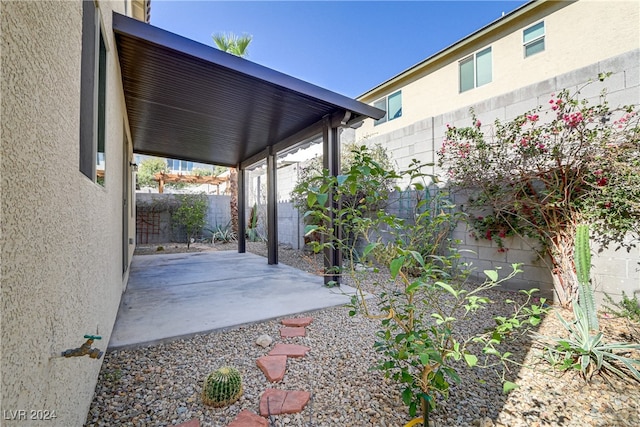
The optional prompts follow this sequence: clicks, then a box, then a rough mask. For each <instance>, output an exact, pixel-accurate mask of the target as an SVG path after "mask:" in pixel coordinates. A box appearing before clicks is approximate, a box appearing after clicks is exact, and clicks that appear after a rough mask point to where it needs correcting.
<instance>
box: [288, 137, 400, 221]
mask: <svg viewBox="0 0 640 427" xmlns="http://www.w3.org/2000/svg"><path fill="white" fill-rule="evenodd" d="M363 150H364V151H365V152H366V153H367V155H368V156H370V158H371V160H372V161H373V162H375V163H376V164H377V165H378V166H380V167H381V168H382V169H384V170H386V171H389V172H393V170H394V168H393V165H392V162H391V158H390V157H389V154H388V153H387V150H386V148H384V147H383V146H382V145H380V144H375V145H373V146H372V147H369V148H365V146H364V145H360V144H358V143H357V142H352V143H346V144H342V146H341V152H340V156H341V158H340V160H341V162H340V169H341V170H340V173H342V174H345V173H347V172H348V171H349V170H350V169H351V167H352V166H353V165H355V164H356V163H357V161H359V157H358V154H357V153H360V152H362V151H363ZM391 175H392V174H391ZM391 175H390V176H389V177H385V178H384V179H383V180H382V181H379V180H377V179H372V178H370V177H369V176H364V177H363V179H364V181H363V182H362V184H363V186H362V189H361V191H360V193H361V194H364V193H365V192H366V191H367V190H368V189H369V187H371V186H373V187H375V188H376V189H377V190H378V191H380V192H381V194H382V195H388V194H389V193H390V192H391V191H392V189H393V185H394V179H393V178H392V177H391ZM320 176H322V156H318V157H315V158H313V159H311V160H309V161H308V162H307V163H306V165H304V166H303V167H302V168H301V169H300V172H299V176H298V182H297V183H296V185H295V187H294V189H293V191H292V194H291V199H292V201H293V204H294V205H295V206H296V207H297V208H298V209H301V210H306V209H307V208H308V206H307V200H306V194H305V189H306V188H307V186H308V185H309V183H310V182H311V181H313V180H315V179H317V178H318V177H320ZM356 198H358V195H354V197H353V199H356ZM360 198H362V197H360ZM348 199H350V198H345V200H346V201H348ZM384 200H386V198H385V197H382V198H380V199H379V200H378V202H379V203H383V202H384ZM379 207H381V206H379ZM375 208H377V206H371V209H375Z"/></svg>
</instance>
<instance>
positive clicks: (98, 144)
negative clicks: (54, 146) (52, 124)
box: [80, 1, 107, 185]
mask: <svg viewBox="0 0 640 427" xmlns="http://www.w3.org/2000/svg"><path fill="white" fill-rule="evenodd" d="M80 66H81V75H80V172H82V173H83V174H84V175H86V176H87V177H88V178H89V179H91V180H92V181H94V182H98V183H100V184H102V185H104V182H105V153H106V152H105V142H106V132H105V128H106V96H107V84H106V81H107V75H106V74H107V46H106V44H105V41H104V38H103V36H102V31H101V30H100V16H99V11H98V9H97V8H96V6H95V3H94V2H92V1H83V2H82V57H81V65H80Z"/></svg>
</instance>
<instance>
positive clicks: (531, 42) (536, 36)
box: [522, 21, 544, 58]
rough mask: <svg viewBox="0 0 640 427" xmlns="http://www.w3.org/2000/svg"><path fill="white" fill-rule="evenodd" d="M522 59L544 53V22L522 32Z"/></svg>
mask: <svg viewBox="0 0 640 427" xmlns="http://www.w3.org/2000/svg"><path fill="white" fill-rule="evenodd" d="M522 44H523V46H524V57H525V58H527V57H529V56H531V55H534V54H536V53H539V52H542V51H544V21H542V22H538V23H537V24H536V25H532V26H531V27H529V28H527V29H525V30H524V31H523V32H522Z"/></svg>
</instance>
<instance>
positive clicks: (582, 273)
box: [574, 225, 599, 331]
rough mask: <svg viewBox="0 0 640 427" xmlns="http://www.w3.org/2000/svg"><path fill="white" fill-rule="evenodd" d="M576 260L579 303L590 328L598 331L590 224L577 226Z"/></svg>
mask: <svg viewBox="0 0 640 427" xmlns="http://www.w3.org/2000/svg"><path fill="white" fill-rule="evenodd" d="M574 262H575V265H576V274H577V276H578V304H579V305H580V307H581V308H582V309H583V310H584V313H585V314H586V317H587V322H588V324H589V329H590V330H594V331H597V330H598V329H599V326H598V316H597V313H596V302H595V296H594V292H593V287H592V286H591V284H590V283H589V279H590V277H591V248H590V247H589V226H588V225H579V226H578V227H577V228H576V240H575V248H574Z"/></svg>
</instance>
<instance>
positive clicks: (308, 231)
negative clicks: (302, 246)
mask: <svg viewBox="0 0 640 427" xmlns="http://www.w3.org/2000/svg"><path fill="white" fill-rule="evenodd" d="M317 229H318V226H317V225H306V226H305V227H304V235H305V236H308V235H309V234H311V233H313V232H314V231H316V230H317Z"/></svg>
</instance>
